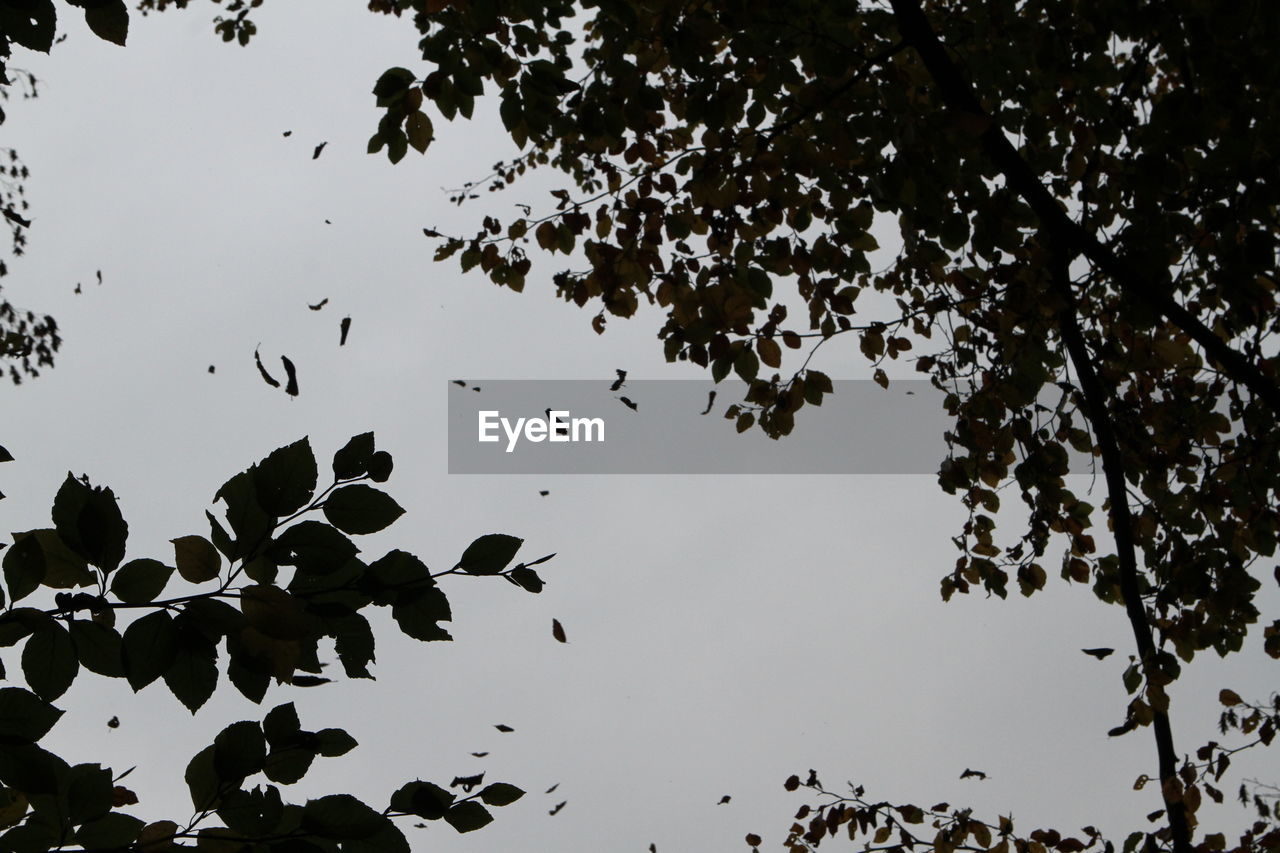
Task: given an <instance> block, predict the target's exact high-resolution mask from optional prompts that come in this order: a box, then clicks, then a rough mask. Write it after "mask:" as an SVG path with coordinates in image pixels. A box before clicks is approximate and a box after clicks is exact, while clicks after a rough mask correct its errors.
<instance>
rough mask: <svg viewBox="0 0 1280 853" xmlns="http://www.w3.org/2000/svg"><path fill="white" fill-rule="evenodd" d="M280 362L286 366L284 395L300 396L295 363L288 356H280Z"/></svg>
mask: <svg viewBox="0 0 1280 853" xmlns="http://www.w3.org/2000/svg"><path fill="white" fill-rule="evenodd" d="M280 361H281V363H282V364H284V374H285V380H286V381H285V386H284V393H286V394H288V395H289V396H290V397H296V396H298V371H297V369H296V368H294V366H293V362H292V361H290V360H289V357H288V356H287V355H282V356H280Z"/></svg>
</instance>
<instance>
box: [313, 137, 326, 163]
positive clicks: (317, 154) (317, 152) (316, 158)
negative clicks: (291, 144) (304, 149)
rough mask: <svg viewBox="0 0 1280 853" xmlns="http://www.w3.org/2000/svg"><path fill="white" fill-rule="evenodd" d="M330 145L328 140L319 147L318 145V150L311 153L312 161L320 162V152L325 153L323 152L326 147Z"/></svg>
mask: <svg viewBox="0 0 1280 853" xmlns="http://www.w3.org/2000/svg"><path fill="white" fill-rule="evenodd" d="M328 144H329V142H328V140H326V141H324V142H321V143H320V144H319V145H317V146H316V150H314V151H312V152H311V159H312V160H318V159H320V152H321V151H323V150H324V147H325V146H326V145H328Z"/></svg>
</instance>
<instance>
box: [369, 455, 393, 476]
mask: <svg viewBox="0 0 1280 853" xmlns="http://www.w3.org/2000/svg"><path fill="white" fill-rule="evenodd" d="M391 467H392V460H391V454H390V453H388V452H387V451H385V450H379V451H378V452H377V453H375V454H373V456H371V457H369V479H370V480H373V481H374V482H375V483H385V482H386V481H387V480H389V479H390V478H391Z"/></svg>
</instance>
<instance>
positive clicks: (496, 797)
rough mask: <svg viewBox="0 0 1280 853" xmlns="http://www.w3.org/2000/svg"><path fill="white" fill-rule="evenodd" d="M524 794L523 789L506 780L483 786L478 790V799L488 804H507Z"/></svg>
mask: <svg viewBox="0 0 1280 853" xmlns="http://www.w3.org/2000/svg"><path fill="white" fill-rule="evenodd" d="M523 796H524V791H522V790H521V789H519V788H517V787H516V786H515V785H508V784H507V783H506V782H495V783H493V784H492V785H487V786H485V788H484V790H482V791H481V792H480V799H481V800H483V801H484V803H485V805H489V806H508V805H511V804H512V803H514V802H515V801H516V800H518V799H520V798H521V797H523Z"/></svg>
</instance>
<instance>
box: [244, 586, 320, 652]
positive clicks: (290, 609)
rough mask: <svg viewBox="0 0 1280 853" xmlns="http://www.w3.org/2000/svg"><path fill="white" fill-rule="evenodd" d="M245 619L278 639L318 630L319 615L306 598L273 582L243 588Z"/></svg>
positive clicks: (308, 633) (295, 636)
mask: <svg viewBox="0 0 1280 853" xmlns="http://www.w3.org/2000/svg"><path fill="white" fill-rule="evenodd" d="M240 609H241V611H243V612H244V616H245V621H246V622H248V623H249V625H250V626H252V627H253V628H255V629H257V630H258V631H259V632H260V633H261V634H262V635H264V636H266V637H269V638H271V639H275V640H298V639H302V638H304V637H313V636H315V635H316V634H317V633H318V630H317V627H318V626H317V624H316V622H317V620H316V617H314V616H312V615H311V614H309V613H307V612H306V609H305V606H304V605H303V603H302V601H301V600H300V599H298V598H297V597H296V596H293V595H290V594H289V593H288V592H286V591H285V590H283V589H281V588H280V587H278V586H272V585H271V584H253V585H251V586H246V587H244V588H243V589H241V590H240Z"/></svg>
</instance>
